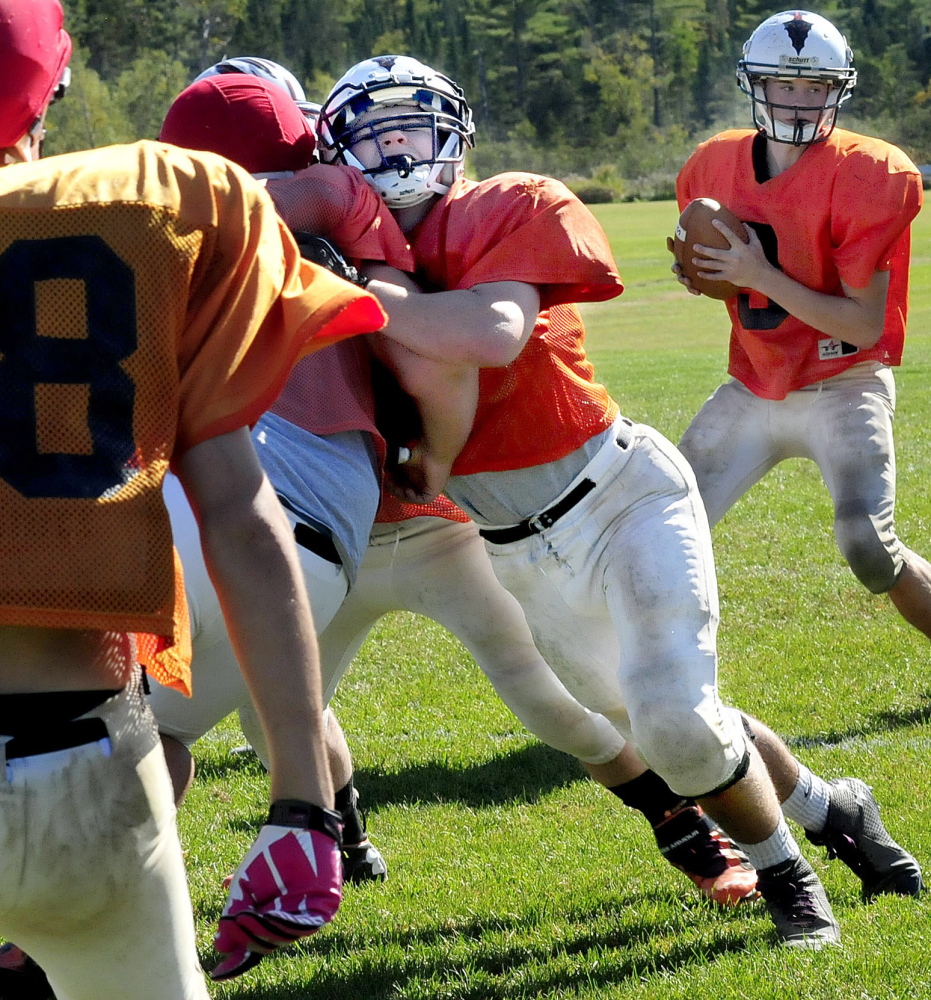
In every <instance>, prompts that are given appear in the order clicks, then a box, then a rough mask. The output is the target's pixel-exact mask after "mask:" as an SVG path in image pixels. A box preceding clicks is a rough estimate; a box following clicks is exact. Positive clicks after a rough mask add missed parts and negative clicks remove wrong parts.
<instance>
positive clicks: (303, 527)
mask: <svg viewBox="0 0 931 1000" xmlns="http://www.w3.org/2000/svg"><path fill="white" fill-rule="evenodd" d="M294 541H296V542H297V544H298V545H300V546H301V548H304V549H307V550H308V551H309V552H313V553H314V555H317V556H320V558H321V559H325V560H326V561H327V562H328V563H333V565H334V566H342V565H343V560H342V557H341V556H340V554H339V549H337V547H336V546H335V545H334V544H333V539H332V538H328V537H327V536H326V535H325V534H323V532H322V531H317V529H316V528H312V527H311V526H310V525H309V524H304V522H303V521H298V522H297V524H295V525H294Z"/></svg>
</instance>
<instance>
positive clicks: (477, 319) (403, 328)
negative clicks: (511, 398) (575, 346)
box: [367, 278, 526, 368]
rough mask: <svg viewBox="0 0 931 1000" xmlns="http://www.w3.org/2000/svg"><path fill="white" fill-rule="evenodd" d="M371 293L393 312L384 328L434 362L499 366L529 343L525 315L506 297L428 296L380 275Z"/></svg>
mask: <svg viewBox="0 0 931 1000" xmlns="http://www.w3.org/2000/svg"><path fill="white" fill-rule="evenodd" d="M367 291H369V292H372V293H373V294H374V295H375V296H376V297H377V298H378V300H379V301H380V302H381V304H382V305H383V306H384V307H385V311H386V312H387V313H388V316H389V320H388V325H387V326H386V327H385V328H384V330H383V331H382V332H383V333H384V334H385V335H387V336H388V337H391V338H392V339H393V340H396V341H397V342H398V343H399V344H402V345H403V346H404V347H406V348H408V349H409V350H411V351H415V352H416V353H417V354H421V355H423V356H424V357H427V358H431V359H433V360H434V361H439V362H452V363H465V364H471V365H477V366H479V367H482V368H496V367H499V366H501V365H506V364H509V363H510V362H511V361H513V360H514V358H515V357H517V355H518V354H519V353H520V350H521V348H522V347H523V345H524V343H525V341H526V337H525V335H524V327H525V317H524V315H523V313H522V312H521V310H520V309H519V308H518V307H517V306H515V305H514V304H513V303H512V302H509V301H507V300H502V301H498V302H489V300H488V299H487V298H486V297H484V296H482V295H479V294H477V293H476V292H473V291H471V290H460V291H450V292H432V293H427V294H423V293H419V292H416V291H413V290H412V289H410V288H407V287H402V286H401V285H399V284H395V283H394V282H387V281H382V280H379V279H377V278H374V279H373V280H372V281H370V282H369V284H368V287H367Z"/></svg>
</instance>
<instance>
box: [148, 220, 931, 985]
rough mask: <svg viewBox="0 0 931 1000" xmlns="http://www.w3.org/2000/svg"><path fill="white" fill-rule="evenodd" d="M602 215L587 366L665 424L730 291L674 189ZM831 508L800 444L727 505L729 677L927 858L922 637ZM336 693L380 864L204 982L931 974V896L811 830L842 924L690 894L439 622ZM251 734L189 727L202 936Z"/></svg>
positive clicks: (678, 416)
mask: <svg viewBox="0 0 931 1000" xmlns="http://www.w3.org/2000/svg"><path fill="white" fill-rule="evenodd" d="M597 214H598V216H599V218H600V220H601V221H602V223H603V225H604V226H605V228H606V230H607V232H608V234H609V236H610V238H611V241H612V245H613V247H614V250H615V254H616V256H617V259H618V261H619V265H620V270H621V273H622V275H623V277H624V279H625V282H626V284H627V290H626V292H625V294H624V295H623V296H621V297H620V298H619V299H617V300H615V301H614V302H611V303H607V304H602V305H597V306H591V307H587V308H586V312H585V315H586V322H587V323H588V325H589V330H590V333H589V347H590V350H591V355H592V358H593V360H594V362H595V365H596V369H597V373H598V375H599V377H600V378H601V380H602V381H604V382H606V383H607V385H608V386H609V388H610V389H611V391H612V392H613V394H614V395H615V397H616V398H618V399H619V400H620V402H621V405H622V408H623V409H624V411H625V412H626V413H627V414H628V415H629V416H631V417H633V418H635V419H639V420H644V421H646V422H648V423H651V424H653V425H654V426H656V427H658V428H659V429H661V430H662V431H663V432H664V433H666V434H667V436H669V437H670V438H672V439H673V440H677V439H678V436H679V435H680V434H681V432H682V430H683V429H684V427H685V426H686V424H687V422H688V420H689V419H690V417H691V415H692V414H693V413H694V411H695V410H696V409H697V408H698V406H699V405H700V404H701V402H702V400H703V399H704V398H705V397H706V396H707V395H708V393H709V392H710V391H711V390H712V389H713V388H714V387H715V386H716V385H717V384H718V383H719V382H720V381H721V379H722V378H723V375H724V367H725V357H726V353H725V351H726V335H725V330H726V328H725V323H724V310H723V307H722V306H721V305H720V304H719V303H714V302H711V301H708V300H703V299H702V300H696V299H693V298H692V297H690V296H688V295H686V293H685V292H684V291H683V290H682V289H680V288H679V287H678V286H677V285H676V284H675V283H674V282H673V281H672V279H671V276H670V275H669V270H668V268H669V262H670V258H669V256H668V254H667V253H666V251H665V248H664V241H663V237H664V236H665V235H666V234H667V233H670V232H671V231H672V227H673V224H674V221H675V215H676V212H675V207H674V206H673V205H672V204H671V203H652V204H628V205H608V206H600V207H599V208H598V213H597ZM913 254H914V259H913V295H912V313H911V324H910V331H911V332H910V335H909V346H908V348H907V353H906V359H905V364H904V365H903V367H902V369H901V371H900V374H899V376H898V387H899V406H898V417H897V452H898V475H899V504H898V519H897V520H898V526H899V530H900V533H901V535H902V537H903V538H904V540H905V542H906V544H909V545H911V546H913V547H914V548H915V549H917V550H918V551H920V552H922V553H924V554H925V555H931V495H929V489H928V485H929V482H931V435H929V433H928V428H929V427H931V394H929V392H928V383H929V368H931V219H929V218H927V217H920V218H919V220H918V224H917V226H916V231H915V239H914V248H913ZM830 523H831V515H830V510H829V505H828V500H827V494H826V491H825V489H824V487H823V485H822V483H821V480H820V477H819V475H818V472H817V470H816V469H815V468H814V467H813V466H812V465H810V464H805V463H802V462H794V461H793V462H787V463H784V464H783V465H781V466H780V467H778V468H777V469H776V470H775V471H774V472H773V473H771V474H770V475H769V476H768V477H767V478H766V479H765V480H764V482H763V483H761V484H759V486H757V487H756V488H755V489H754V490H753V491H752V492H751V493H750V494H748V496H747V497H745V498H744V499H743V500H742V501H741V502H740V503H739V504H738V505H737V506H736V507H735V509H734V510H733V511H731V513H730V514H729V515H728V516H727V517H726V518H725V519H724V521H722V523H721V524H720V525H719V526H718V527H717V528H716V529H715V536H714V541H715V551H716V558H717V563H718V571H719V586H720V591H721V601H722V626H721V631H720V651H721V668H720V673H721V686H722V689H723V692H724V695H725V697H726V699H727V700H728V701H730V702H731V703H734V704H737V705H739V706H740V707H742V708H744V709H746V710H747V711H749V712H751V713H753V714H755V715H758V716H760V717H761V718H762V719H764V720H765V721H766V722H768V723H769V724H770V725H771V726H772V727H773V728H775V729H776V730H777V731H778V732H780V733H781V734H782V735H784V736H785V737H786V738H788V739H789V740H790V742H791V743H792V745H793V747H794V748H795V749H796V752H797V753H798V755H799V756H800V757H801V758H802V759H803V760H804V761H805V762H806V763H807V764H809V766H811V767H812V768H813V769H814V770H816V771H818V772H819V773H821V774H822V775H824V776H825V777H828V778H830V777H835V776H838V775H842V774H856V775H858V776H860V777H862V778H863V779H864V780H866V781H867V782H868V783H870V784H871V785H872V786H873V787H874V790H875V792H876V795H877V797H878V798H879V800H880V802H881V803H882V804H883V807H884V808H883V814H884V817H885V820H886V823H887V826H888V827H889V828H890V829H891V831H892V832H893V834H894V835H895V836H897V837H898V839H900V840H901V841H902V842H903V843H905V844H906V845H907V846H908V847H909V848H910V850H911V851H912V852H913V853H914V854H915V855H916V856H917V857H918V858H919V860H921V861H922V863H923V864H925V865H926V866H931V797H929V795H928V793H927V789H928V787H929V784H931V754H929V746H931V740H929V733H931V730H929V723H931V649H929V647H928V642H927V640H925V639H923V638H921V637H919V636H918V635H917V634H915V633H913V632H912V631H911V630H909V629H908V628H907V627H906V626H904V625H903V624H901V623H900V621H899V620H898V618H897V616H896V615H895V613H894V612H893V611H892V610H891V607H890V606H888V602H887V601H885V600H884V599H882V598H876V597H872V596H870V595H869V594H868V593H866V592H865V591H864V590H863V589H862V588H861V587H860V586H859V585H858V584H857V583H856V582H855V581H854V579H853V577H852V575H851V574H850V572H849V570H848V569H847V567H846V565H845V564H844V563H843V561H842V559H841V557H840V556H839V554H838V553H837V551H836V549H835V547H834V543H833V538H832V535H831V530H830ZM580 641H584V637H580ZM336 708H337V710H338V712H339V716H340V719H341V720H342V723H343V726H344V728H345V730H346V732H347V735H348V737H349V741H350V745H351V746H352V748H353V752H354V757H355V761H356V769H357V770H356V775H357V779H356V780H357V785H358V786H359V787H360V788H361V790H362V793H363V796H364V799H365V801H366V803H367V805H368V807H369V809H370V812H369V828H370V831H371V834H372V837H373V839H374V840H376V841H377V843H378V844H379V846H380V847H381V848H382V850H383V851H384V853H385V855H386V857H387V859H388V863H389V870H390V878H389V881H388V882H387V883H385V884H384V885H379V886H367V887H349V888H348V889H347V891H346V894H345V901H344V904H343V907H342V909H341V911H340V914H339V916H338V918H337V921H336V923H335V924H334V925H332V926H330V927H328V928H326V929H325V930H324V931H323V932H321V933H320V934H318V935H317V936H316V937H314V938H312V939H310V941H309V942H307V943H306V944H305V945H302V946H300V947H299V948H295V949H292V951H290V952H289V953H288V954H286V955H281V956H277V957H275V958H273V959H271V960H269V961H266V962H265V963H263V964H262V965H261V966H259V967H258V969H256V970H255V971H253V972H251V973H249V974H247V975H246V976H245V977H243V978H242V979H241V980H239V981H234V982H233V983H231V984H227V985H224V986H218V987H214V988H213V994H214V995H215V996H216V997H218V998H242V1000H245V998H255V1000H258V998H262V1000H285V998H294V1000H297V998H300V1000H523V998H533V997H541V998H548V1000H549V998H553V1000H570V998H572V1000H591V998H595V997H598V998H604V1000H620V998H636V1000H672V998H688V1000H731V998H748V1000H777V998H778V1000H899V998H904V997H910V998H915V1000H923V998H931V925H929V906H931V903H929V901H926V900H922V901H917V902H916V901H913V900H900V899H882V900H880V901H878V902H876V903H875V904H873V905H871V906H864V905H862V904H861V903H860V901H859V894H858V889H859V883H858V882H857V880H856V879H855V877H854V876H853V874H852V873H851V872H849V871H848V870H847V869H846V868H844V867H842V866H841V865H840V863H839V862H834V863H832V864H830V865H828V864H826V862H825V860H824V857H823V852H822V851H821V850H820V849H817V848H814V847H811V846H809V847H808V848H807V851H806V853H807V855H808V857H809V858H810V860H812V862H813V863H814V864H815V866H816V868H817V869H818V870H819V872H820V873H821V875H822V878H823V880H824V882H825V885H826V888H827V890H828V894H829V896H830V898H831V900H832V903H833V905H834V909H835V913H836V915H837V917H838V919H839V920H840V922H841V926H842V931H843V947H842V948H840V949H831V950H829V951H827V952H822V953H818V954H814V953H803V954H794V953H789V952H788V951H787V950H779V949H776V948H774V947H773V942H772V934H771V929H770V924H769V921H768V919H767V918H766V916H765V915H764V914H763V912H762V911H761V910H760V909H759V908H757V907H748V908H746V909H744V910H742V911H740V912H736V913H735V912H728V913H722V912H720V911H716V910H714V909H712V908H711V907H710V906H709V905H707V904H705V903H703V902H702V901H700V900H699V899H698V898H697V896H696V894H695V893H694V892H693V891H691V889H690V883H688V882H687V881H686V880H685V878H684V877H683V876H681V875H679V874H678V873H676V872H674V871H673V870H672V869H670V868H669V867H668V866H667V865H666V864H665V863H664V862H663V861H661V859H660V858H659V856H658V854H657V852H656V850H655V849H654V847H653V845H652V838H651V836H650V833H649V831H648V829H647V828H646V824H645V823H644V822H643V820H642V818H641V817H639V814H634V813H632V812H629V811H626V810H625V809H624V808H623V807H621V806H620V805H619V803H618V802H617V801H616V800H614V799H613V798H612V797H611V796H610V795H608V794H607V793H605V792H603V790H601V789H600V788H598V787H596V786H594V785H593V784H592V783H590V782H589V781H588V780H586V779H583V777H582V776H581V773H580V769H579V767H578V766H577V764H576V763H575V762H574V761H573V760H571V759H568V758H566V757H564V756H563V755H561V754H559V753H556V752H555V751H552V750H550V749H549V748H548V747H545V746H542V745H541V744H540V743H538V742H537V741H536V740H535V739H534V738H533V737H531V736H530V735H529V734H528V733H527V732H525V731H524V730H523V729H522V728H521V726H520V725H519V723H518V722H517V721H516V720H515V719H514V718H513V716H511V715H510V713H509V712H508V711H507V710H506V709H505V708H504V707H503V705H501V703H500V702H498V701H497V699H496V698H495V696H494V694H493V693H492V691H491V689H490V687H489V686H488V684H487V682H486V681H485V680H484V678H483V677H482V675H481V674H480V673H479V671H478V669H477V668H476V667H475V665H474V663H473V662H472V661H471V659H470V657H469V656H468V654H467V653H466V652H465V651H464V649H463V648H462V647H461V646H460V645H459V644H458V643H457V642H456V640H454V639H453V638H452V637H451V636H450V635H449V634H448V633H446V632H444V631H443V630H442V629H441V628H440V627H439V626H436V625H433V624H432V623H429V622H425V621H423V620H420V619H417V618H415V617H414V616H411V615H405V614H399V615H395V616H391V617H389V618H386V619H384V620H383V621H382V622H381V623H380V625H379V627H378V628H377V630H376V631H375V632H373V634H372V636H371V637H370V639H369V641H368V643H367V644H366V646H365V647H364V649H363V651H362V653H361V654H360V657H359V659H358V660H357V662H356V664H355V665H354V666H353V668H352V670H351V671H350V673H349V674H348V676H347V678H346V680H345V682H344V683H343V685H342V687H341V689H340V691H339V693H338V697H337V701H336ZM240 743H242V735H241V733H240V732H239V731H238V729H237V728H236V726H235V725H234V724H233V723H232V722H231V721H230V722H228V723H227V724H226V725H225V726H224V727H223V728H222V729H221V730H219V731H217V732H216V733H214V734H211V736H210V737H209V738H208V739H206V740H204V741H202V742H201V743H200V744H198V746H197V748H196V751H197V756H198V763H199V767H200V770H199V776H198V780H197V781H196V783H195V787H194V790H193V791H192V794H191V796H190V798H189V800H188V803H187V804H186V805H185V807H184V808H183V809H182V811H181V814H180V823H181V830H182V837H183V839H184V842H185V847H186V849H187V852H188V864H189V869H190V876H191V883H192V891H193V895H194V901H195V907H196V909H197V914H198V921H199V925H198V926H199V933H200V935H201V938H200V940H201V944H202V945H203V948H204V951H205V954H208V953H209V945H210V939H211V935H212V928H213V925H214V922H215V920H216V917H217V915H218V912H219V908H220V906H221V905H222V893H221V891H220V880H221V878H222V876H223V875H224V874H226V873H227V872H228V871H230V870H232V868H233V867H234V865H235V864H236V862H237V861H238V859H239V858H240V857H241V855H242V852H243V851H244V850H245V848H246V846H247V845H248V843H249V842H250V841H251V839H252V836H253V831H254V828H255V825H256V824H258V823H259V822H260V821H261V818H262V814H263V803H265V802H266V799H265V795H266V790H265V789H266V784H265V779H264V776H263V775H262V774H261V772H260V769H259V767H258V765H257V764H256V762H255V760H254V758H251V757H250V756H248V755H231V754H230V753H229V750H230V749H231V748H232V747H235V746H237V745H239V744H240ZM152 945H153V947H157V946H158V943H157V942H153V943H152Z"/></svg>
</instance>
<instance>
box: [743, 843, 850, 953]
mask: <svg viewBox="0 0 931 1000" xmlns="http://www.w3.org/2000/svg"><path fill="white" fill-rule="evenodd" d="M757 884H758V886H759V889H760V893H761V894H762V896H763V902H764V904H765V905H766V909H767V910H768V911H769V915H770V916H771V917H772V919H773V923H774V924H775V925H776V934H777V935H778V937H779V942H780V944H783V945H786V946H787V947H789V948H808V949H810V950H811V951H819V950H820V949H821V948H823V947H825V945H834V944H840V927H838V925H837V921H836V920H835V919H834V914H833V913H832V912H831V904H830V903H829V902H828V898H827V896H826V895H825V894H824V886H823V885H822V884H821V881H820V880H819V878H818V876H817V875H816V874H815V872H814V869H813V868H812V867H811V865H810V864H809V863H808V862H807V861H806V860H805V859H804V858H803V857H801V856H800V857H797V858H794V859H792V860H790V861H783V862H782V863H781V864H778V865H773V866H772V867H771V868H764V869H763V870H762V871H760V872H759V881H758V883H757Z"/></svg>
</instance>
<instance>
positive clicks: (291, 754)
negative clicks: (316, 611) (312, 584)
mask: <svg viewBox="0 0 931 1000" xmlns="http://www.w3.org/2000/svg"><path fill="white" fill-rule="evenodd" d="M269 490H270V487H269ZM269 499H270V503H271V504H274V508H271V507H270V503H269ZM260 500H261V502H260V504H257V507H258V510H256V509H252V510H247V511H233V510H229V511H227V512H226V513H225V515H224V522H225V523H224V526H223V530H222V532H213V531H211V529H210V526H209V525H202V539H203V543H204V553H205V558H206V560H207V566H208V569H209V571H210V575H211V579H212V580H213V581H214V585H215V587H216V589H217V595H218V597H219V599H220V604H221V606H222V608H223V613H224V617H225V620H226V622H227V627H228V630H229V633H230V639H231V641H232V643H233V648H234V649H235V651H236V655H237V658H238V660H239V664H240V668H241V670H242V673H243V677H244V678H245V680H246V684H247V686H248V688H249V692H250V695H251V697H252V700H253V703H254V704H255V708H256V711H257V713H258V715H259V719H260V720H261V723H262V728H263V729H264V731H265V735H266V738H267V740H268V748H269V756H270V759H271V771H270V774H271V798H272V800H274V799H279V798H293V799H303V800H305V801H309V802H313V803H316V804H317V805H324V806H327V807H330V808H332V805H333V789H332V784H331V781H330V776H329V770H328V767H327V764H326V750H325V745H324V738H323V725H322V715H323V704H322V694H321V682H320V667H319V659H318V653H317V644H316V636H315V633H314V627H313V618H312V615H311V610H310V605H309V603H308V601H307V597H306V592H305V590H304V584H303V578H302V575H301V570H300V566H299V563H298V561H297V556H296V555H293V556H292V554H291V553H290V552H289V548H290V547H293V539H292V538H291V537H290V530H289V526H288V523H287V520H286V519H285V517H284V515H283V513H282V512H281V510H280V507H279V505H278V501H277V498H275V497H274V494H273V493H272V494H271V496H270V498H269V497H264V498H260ZM278 515H280V517H279V516H278ZM269 526H271V528H272V531H271V533H269V532H268V530H267V528H268V527H269Z"/></svg>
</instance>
